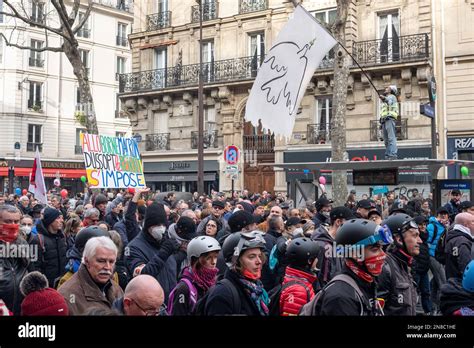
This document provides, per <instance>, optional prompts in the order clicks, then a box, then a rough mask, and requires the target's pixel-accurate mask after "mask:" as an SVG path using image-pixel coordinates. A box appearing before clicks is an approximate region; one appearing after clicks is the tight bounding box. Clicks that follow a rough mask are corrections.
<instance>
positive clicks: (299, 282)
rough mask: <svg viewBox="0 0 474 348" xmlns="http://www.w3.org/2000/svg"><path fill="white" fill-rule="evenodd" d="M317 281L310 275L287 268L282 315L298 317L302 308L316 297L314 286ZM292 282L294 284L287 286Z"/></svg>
mask: <svg viewBox="0 0 474 348" xmlns="http://www.w3.org/2000/svg"><path fill="white" fill-rule="evenodd" d="M316 280H317V278H316V277H315V276H314V275H312V274H310V273H307V272H304V271H301V270H298V269H296V268H292V267H290V266H288V267H286V272H285V277H284V278H283V283H282V291H281V295H280V315H282V316H291V315H298V313H299V311H300V309H301V307H303V306H304V305H305V304H306V303H308V302H309V301H311V299H312V298H313V297H314V289H313V284H314V283H315V282H316ZM290 282H293V284H291V285H287V286H285V284H288V283H290Z"/></svg>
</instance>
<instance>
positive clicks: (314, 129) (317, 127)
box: [306, 123, 331, 144]
mask: <svg viewBox="0 0 474 348" xmlns="http://www.w3.org/2000/svg"><path fill="white" fill-rule="evenodd" d="M330 140H331V128H330V125H329V124H326V123H314V124H308V126H307V129H306V141H307V142H308V144H326V143H328V142H329V141H330Z"/></svg>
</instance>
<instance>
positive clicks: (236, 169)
mask: <svg viewBox="0 0 474 348" xmlns="http://www.w3.org/2000/svg"><path fill="white" fill-rule="evenodd" d="M225 173H226V174H231V175H233V174H238V173H239V166H236V165H228V166H226V167H225Z"/></svg>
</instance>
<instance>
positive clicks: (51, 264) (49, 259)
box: [36, 221, 67, 286]
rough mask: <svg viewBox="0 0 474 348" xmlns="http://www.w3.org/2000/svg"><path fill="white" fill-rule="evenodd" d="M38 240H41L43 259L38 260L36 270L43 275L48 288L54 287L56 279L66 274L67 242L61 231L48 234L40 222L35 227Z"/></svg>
mask: <svg viewBox="0 0 474 348" xmlns="http://www.w3.org/2000/svg"><path fill="white" fill-rule="evenodd" d="M36 229H37V231H38V235H41V236H38V238H40V240H42V243H41V244H42V246H43V250H44V251H43V257H42V258H41V259H40V260H38V267H37V268H38V269H39V270H40V272H41V273H43V274H44V275H45V276H46V278H48V282H49V284H50V286H54V283H55V280H56V278H59V277H62V276H63V275H64V273H66V268H65V266H66V261H67V258H66V251H67V241H66V237H65V236H64V234H63V232H62V231H59V232H58V233H56V234H52V233H50V232H49V231H48V230H47V228H46V227H45V226H44V224H43V222H42V221H40V222H39V223H38V225H36Z"/></svg>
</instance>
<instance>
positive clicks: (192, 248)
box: [187, 236, 221, 263]
mask: <svg viewBox="0 0 474 348" xmlns="http://www.w3.org/2000/svg"><path fill="white" fill-rule="evenodd" d="M219 250H221V246H220V244H219V242H218V241H217V240H216V239H215V238H212V237H209V236H199V237H195V238H193V239H191V241H190V242H189V244H188V249H187V253H188V261H189V263H191V258H192V257H193V256H194V257H199V256H201V255H202V254H205V253H208V252H210V251H219Z"/></svg>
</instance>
